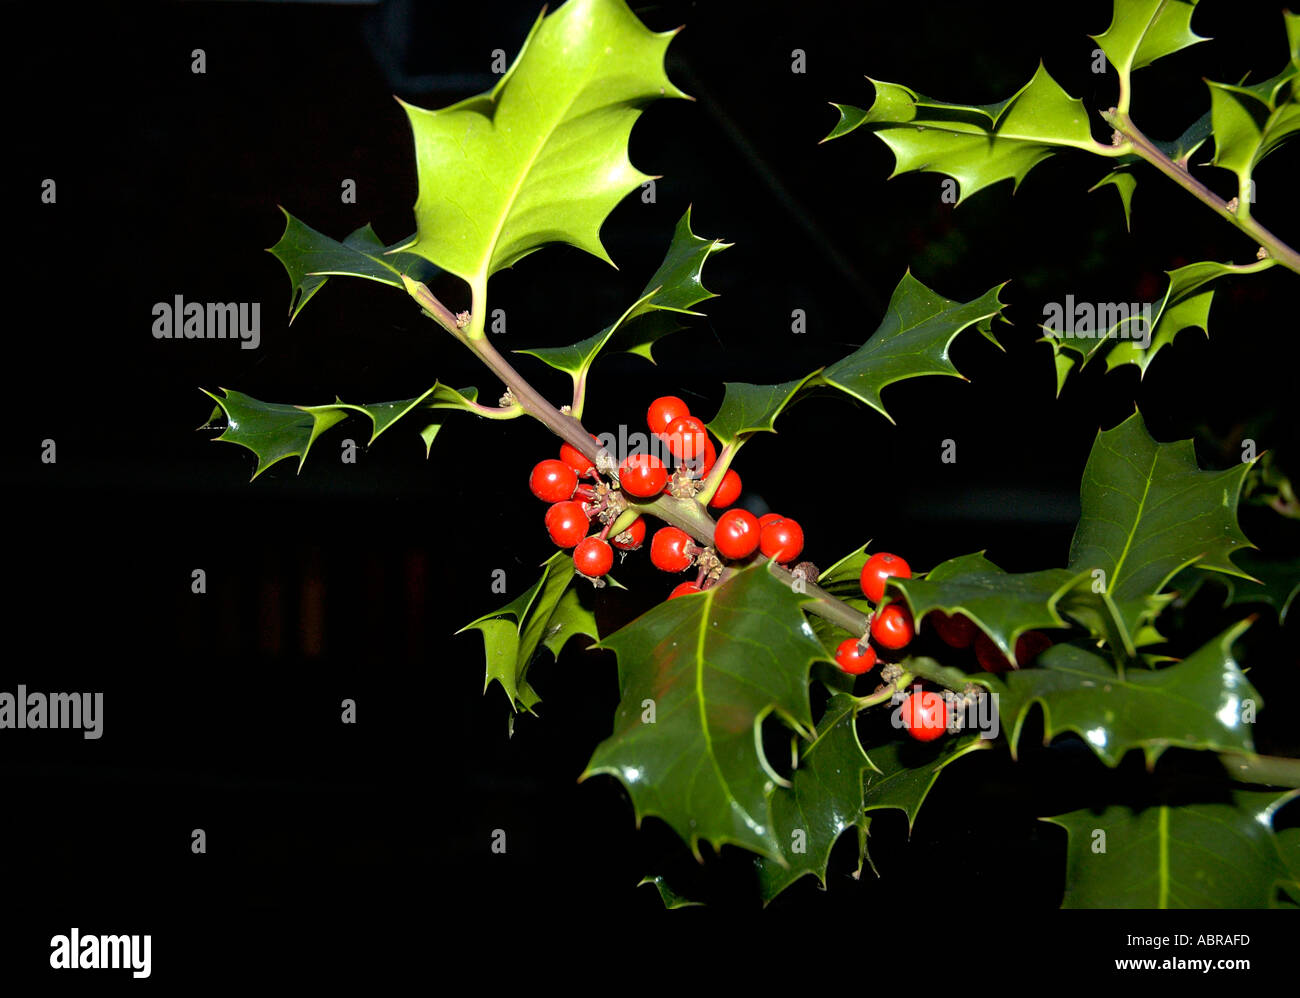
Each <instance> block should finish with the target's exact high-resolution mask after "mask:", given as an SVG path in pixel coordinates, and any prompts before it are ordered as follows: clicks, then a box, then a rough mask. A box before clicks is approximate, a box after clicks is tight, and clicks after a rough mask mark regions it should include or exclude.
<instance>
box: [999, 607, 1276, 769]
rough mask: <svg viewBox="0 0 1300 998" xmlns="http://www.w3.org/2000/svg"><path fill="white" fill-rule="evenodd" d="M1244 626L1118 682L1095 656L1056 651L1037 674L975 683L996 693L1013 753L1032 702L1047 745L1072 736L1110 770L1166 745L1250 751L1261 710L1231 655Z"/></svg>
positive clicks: (1151, 757) (1043, 658)
mask: <svg viewBox="0 0 1300 998" xmlns="http://www.w3.org/2000/svg"><path fill="white" fill-rule="evenodd" d="M1247 626H1249V624H1248V622H1245V621H1243V622H1242V623H1239V624H1237V625H1236V626H1234V627H1232V628H1231V629H1229V630H1228V631H1226V632H1224V633H1223V634H1221V635H1219V637H1217V638H1216V639H1215V640H1213V641H1211V642H1209V643H1208V644H1206V645H1205V646H1204V647H1202V648H1200V649H1198V650H1197V651H1196V653H1195V654H1193V655H1191V656H1189V657H1188V658H1187V659H1185V660H1184V661H1182V662H1178V663H1176V664H1174V665H1169V666H1166V667H1164V668H1161V669H1157V670H1154V671H1147V670H1143V669H1129V670H1127V671H1126V672H1125V673H1124V675H1123V676H1122V677H1121V676H1120V675H1119V674H1118V673H1116V671H1115V669H1114V667H1113V666H1112V665H1111V664H1110V663H1109V662H1108V661H1106V660H1105V659H1104V658H1102V657H1101V656H1099V655H1096V654H1093V653H1092V652H1090V651H1086V650H1084V649H1083V648H1076V647H1074V646H1073V645H1053V646H1052V647H1051V648H1049V649H1047V651H1045V652H1043V653H1042V654H1041V655H1039V656H1038V658H1037V659H1035V661H1034V668H1032V669H1021V670H1019V671H1016V672H1009V673H1006V674H1004V675H1002V676H1001V677H995V676H987V677H980V682H982V683H983V685H985V686H987V687H988V688H989V689H990V690H992V691H993V692H994V693H996V694H997V703H998V710H999V713H1000V715H1001V718H1002V726H1003V728H1004V729H1005V730H1006V731H1007V732H1008V736H1007V737H1008V741H1009V743H1010V745H1011V751H1012V755H1013V756H1014V755H1016V754H1017V751H1018V749H1019V746H1020V735H1021V732H1022V730H1023V728H1024V723H1025V719H1026V717H1027V716H1028V714H1029V709H1030V707H1031V706H1032V705H1033V704H1034V703H1038V704H1040V705H1041V706H1042V708H1043V739H1044V744H1046V743H1047V742H1050V741H1051V740H1052V739H1053V738H1054V737H1055V736H1056V735H1058V734H1060V733H1061V732H1063V731H1073V732H1074V733H1075V734H1077V735H1079V736H1080V737H1081V738H1082V739H1083V740H1084V741H1085V742H1087V743H1088V746H1089V747H1090V748H1091V749H1092V750H1093V752H1095V753H1096V754H1097V757H1098V758H1099V759H1101V761H1102V762H1104V763H1105V764H1106V765H1108V766H1117V765H1119V761H1120V759H1122V758H1123V757H1124V755H1125V753H1127V752H1129V751H1130V750H1132V749H1141V750H1142V751H1143V752H1144V753H1145V755H1146V760H1147V765H1148V766H1152V765H1154V764H1155V761H1156V759H1158V758H1159V757H1160V755H1161V753H1163V752H1164V750H1165V749H1167V748H1169V747H1170V746H1177V747H1180V748H1190V749H1209V750H1213V751H1217V752H1226V751H1236V752H1252V751H1254V748H1253V743H1252V741H1251V723H1253V720H1254V712H1255V711H1257V710H1258V709H1259V708H1260V707H1262V706H1263V703H1262V701H1261V699H1260V696H1259V693H1258V692H1257V691H1256V690H1255V688H1254V687H1253V686H1251V684H1250V683H1249V682H1248V681H1247V680H1246V677H1245V675H1244V674H1243V673H1242V671H1241V669H1240V667H1238V665H1237V662H1236V660H1235V659H1234V658H1233V655H1232V644H1233V642H1234V641H1235V640H1236V639H1237V638H1238V637H1239V636H1240V635H1241V633H1242V632H1243V631H1245V629H1246V628H1247Z"/></svg>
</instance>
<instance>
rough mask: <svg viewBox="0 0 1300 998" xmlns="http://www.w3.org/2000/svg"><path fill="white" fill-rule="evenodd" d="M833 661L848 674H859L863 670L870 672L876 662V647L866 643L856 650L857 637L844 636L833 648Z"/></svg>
mask: <svg viewBox="0 0 1300 998" xmlns="http://www.w3.org/2000/svg"><path fill="white" fill-rule="evenodd" d="M835 662H836V664H837V665H839V667H840V668H841V669H843V670H844V671H845V672H847V673H848V674H849V675H851V676H860V675H862V674H863V673H864V672H870V671H871V668H872V666H874V665H875V664H876V649H874V648H872V647H871V645H867V646H866V647H865V648H864V649H863V650H862V651H858V639H857V638H845V639H844V640H843V641H841V642H840V646H839V647H838V648H836V649H835Z"/></svg>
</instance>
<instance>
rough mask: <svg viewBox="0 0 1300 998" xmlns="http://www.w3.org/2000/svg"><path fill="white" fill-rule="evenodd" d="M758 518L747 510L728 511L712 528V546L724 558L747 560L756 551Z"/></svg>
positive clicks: (758, 532)
mask: <svg viewBox="0 0 1300 998" xmlns="http://www.w3.org/2000/svg"><path fill="white" fill-rule="evenodd" d="M759 534H760V531H759V529H758V517H756V516H755V515H754V514H753V513H751V512H749V510H747V509H729V510H727V511H726V512H725V513H723V514H722V515H721V516H720V517H718V522H717V525H716V526H715V527H714V528H713V546H714V547H715V548H717V549H718V554H720V555H722V557H724V558H732V559H736V558H748V557H749V556H750V555H751V554H753V553H754V552H755V551H757V550H758V542H759Z"/></svg>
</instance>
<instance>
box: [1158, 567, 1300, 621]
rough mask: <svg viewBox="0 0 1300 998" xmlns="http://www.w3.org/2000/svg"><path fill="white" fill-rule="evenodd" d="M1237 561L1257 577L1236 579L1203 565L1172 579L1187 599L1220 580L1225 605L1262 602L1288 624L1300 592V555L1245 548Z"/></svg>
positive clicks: (1174, 587)
mask: <svg viewBox="0 0 1300 998" xmlns="http://www.w3.org/2000/svg"><path fill="white" fill-rule="evenodd" d="M1236 563H1237V566H1238V567H1239V568H1241V570H1242V571H1244V572H1246V573H1248V574H1249V575H1250V576H1253V578H1240V579H1237V578H1233V577H1231V576H1226V575H1222V574H1220V573H1218V572H1205V571H1202V570H1201V569H1200V568H1199V567H1195V566H1194V567H1192V568H1189V569H1185V570H1184V571H1183V572H1181V573H1179V575H1178V576H1177V577H1176V578H1175V579H1174V580H1173V581H1172V582H1170V587H1171V588H1173V589H1177V590H1178V592H1179V594H1180V595H1181V596H1182V597H1183V599H1184V600H1186V599H1189V598H1191V596H1192V594H1193V593H1194V592H1196V590H1197V589H1199V588H1200V586H1201V584H1202V583H1204V582H1207V581H1209V582H1216V583H1218V584H1219V585H1221V586H1224V587H1226V593H1225V595H1224V600H1223V605H1224V606H1238V605H1243V604H1244V605H1250V604H1255V603H1262V604H1264V605H1266V606H1270V607H1272V608H1273V611H1274V612H1275V613H1276V614H1277V615H1278V622H1279V623H1282V624H1285V623H1286V620H1287V614H1288V613H1289V612H1290V610H1291V605H1292V604H1293V603H1294V602H1295V598H1296V594H1297V593H1300V557H1297V556H1292V557H1289V558H1288V557H1275V556H1270V555H1265V554H1263V553H1261V552H1259V551H1243V552H1241V554H1239V555H1237V558H1236Z"/></svg>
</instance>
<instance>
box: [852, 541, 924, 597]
mask: <svg viewBox="0 0 1300 998" xmlns="http://www.w3.org/2000/svg"><path fill="white" fill-rule="evenodd" d="M911 577H912V569H911V568H910V567H908V564H907V562H905V561H904V560H903V559H902V558H900V557H898V555H896V554H886V553H885V552H884V551H881V552H880V553H879V554H873V555H872V556H871V557H870V558H868V559H867V563H866V564H865V565H863V566H862V576H861V578H860V579H859V582H861V584H862V594H863V595H864V596H866V597H867V599H869V600H871V602H872V603H879V602H880V601H881V600H882V599H883V598H884V596H885V581H886V580H887V579H891V578H893V579H910V578H911Z"/></svg>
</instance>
